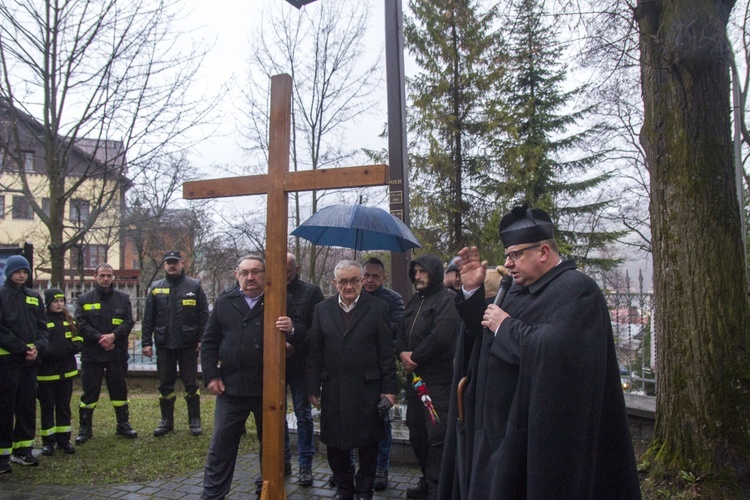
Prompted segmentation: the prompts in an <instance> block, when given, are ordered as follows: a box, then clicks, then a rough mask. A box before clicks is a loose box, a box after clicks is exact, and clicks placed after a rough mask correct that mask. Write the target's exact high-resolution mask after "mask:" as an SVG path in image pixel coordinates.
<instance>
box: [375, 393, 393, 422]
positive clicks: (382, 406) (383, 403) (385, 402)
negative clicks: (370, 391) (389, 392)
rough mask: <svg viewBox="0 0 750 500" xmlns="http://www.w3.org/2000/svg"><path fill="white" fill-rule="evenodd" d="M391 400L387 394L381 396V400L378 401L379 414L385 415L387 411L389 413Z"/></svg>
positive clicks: (380, 415)
mask: <svg viewBox="0 0 750 500" xmlns="http://www.w3.org/2000/svg"><path fill="white" fill-rule="evenodd" d="M391 406H393V404H391V400H390V399H388V398H387V397H386V396H381V397H380V402H379V403H378V406H377V410H378V416H379V417H384V416H385V414H386V413H388V410H390V409H391Z"/></svg>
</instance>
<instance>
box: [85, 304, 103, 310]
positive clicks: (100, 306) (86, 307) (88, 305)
mask: <svg viewBox="0 0 750 500" xmlns="http://www.w3.org/2000/svg"><path fill="white" fill-rule="evenodd" d="M101 308H102V305H101V303H99V302H95V303H93V304H83V310H84V311H91V310H92V309H101Z"/></svg>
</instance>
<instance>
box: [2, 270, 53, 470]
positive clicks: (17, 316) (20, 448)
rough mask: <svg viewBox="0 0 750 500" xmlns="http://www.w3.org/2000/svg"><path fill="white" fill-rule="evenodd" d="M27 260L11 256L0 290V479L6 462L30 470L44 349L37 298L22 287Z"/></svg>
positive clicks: (41, 311)
mask: <svg viewBox="0 0 750 500" xmlns="http://www.w3.org/2000/svg"><path fill="white" fill-rule="evenodd" d="M30 274H31V266H30V265H29V261H28V260H26V259H25V258H24V257H23V256H21V255H12V256H11V257H8V260H7V261H6V262H5V278H6V279H5V283H4V284H3V286H2V287H0V408H2V411H0V474H4V473H7V472H12V470H13V467H12V466H11V465H10V462H11V461H12V462H13V463H17V464H19V465H24V466H35V465H38V464H39V461H38V460H37V459H36V458H35V457H34V455H33V454H32V453H31V450H32V447H33V445H34V431H35V430H36V401H34V394H36V370H37V357H38V355H39V354H40V353H43V352H44V350H45V349H46V347H47V342H48V335H49V334H48V332H47V318H46V317H45V315H44V303H43V302H42V298H41V297H40V296H39V294H37V293H36V292H35V291H33V290H32V289H30V288H28V287H26V280H27V279H28V278H29V275H30Z"/></svg>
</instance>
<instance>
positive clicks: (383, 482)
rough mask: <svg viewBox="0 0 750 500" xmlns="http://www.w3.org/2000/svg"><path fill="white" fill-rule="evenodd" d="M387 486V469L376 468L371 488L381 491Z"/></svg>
mask: <svg viewBox="0 0 750 500" xmlns="http://www.w3.org/2000/svg"><path fill="white" fill-rule="evenodd" d="M387 487H388V471H387V470H384V469H378V470H376V471H375V484H374V485H373V487H372V489H373V490H375V491H383V490H384V489H386V488H387Z"/></svg>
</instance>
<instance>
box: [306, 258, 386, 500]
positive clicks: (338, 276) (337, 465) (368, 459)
mask: <svg viewBox="0 0 750 500" xmlns="http://www.w3.org/2000/svg"><path fill="white" fill-rule="evenodd" d="M334 284H335V285H336V289H337V290H338V292H339V293H338V294H337V295H335V296H333V297H331V298H329V299H327V300H324V301H323V302H321V303H319V304H318V305H317V306H315V315H314V316H313V324H312V327H311V328H310V332H309V336H308V341H309V351H308V357H307V367H306V374H307V376H306V381H307V390H308V394H309V400H310V403H312V404H313V405H314V406H316V407H317V406H319V407H320V409H321V414H320V440H321V441H322V442H323V443H325V444H326V446H327V455H328V463H329V465H330V466H331V471H332V472H333V477H334V479H335V480H336V484H337V485H338V489H337V492H336V496H335V497H334V498H338V499H340V500H350V499H352V498H354V495H355V494H356V496H357V498H358V499H362V498H372V494H373V485H374V482H375V468H376V465H375V464H376V459H377V455H378V441H379V440H380V438H381V436H382V434H383V417H384V415H385V412H386V411H388V409H389V408H390V406H392V405H393V403H394V401H395V398H396V396H395V394H396V389H397V385H396V358H395V355H394V353H393V330H392V327H391V323H390V321H389V319H388V306H387V305H386V303H385V302H383V301H382V300H380V299H376V298H375V297H372V296H370V295H367V294H364V293H361V292H362V265H361V264H360V263H359V262H356V261H351V260H344V261H341V262H339V263H338V264H337V265H336V268H335V269H334ZM352 448H357V449H358V450H359V471H358V472H357V474H356V478H355V477H354V475H353V474H352V472H351V470H350V463H351V462H350V458H349V457H350V455H349V450H351V449H352Z"/></svg>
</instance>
